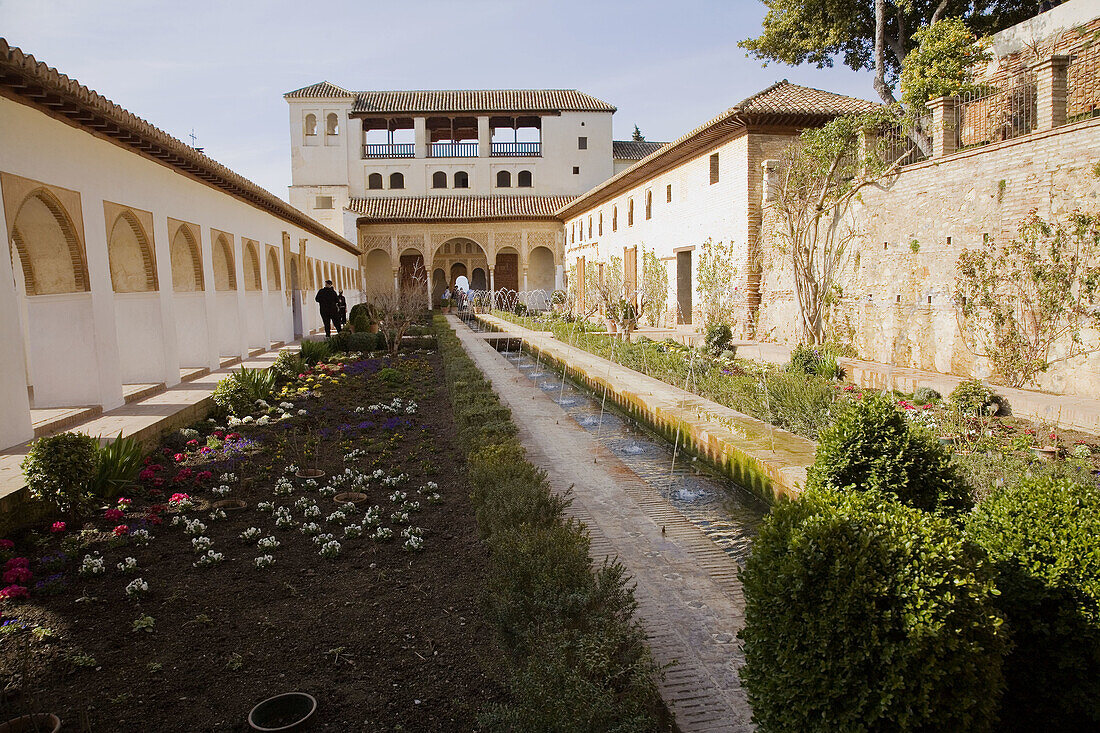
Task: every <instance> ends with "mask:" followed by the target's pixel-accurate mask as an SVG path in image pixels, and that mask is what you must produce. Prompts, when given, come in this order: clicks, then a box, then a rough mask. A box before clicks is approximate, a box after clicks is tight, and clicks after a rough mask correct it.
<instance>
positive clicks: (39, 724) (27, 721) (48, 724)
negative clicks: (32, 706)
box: [0, 713, 61, 733]
mask: <svg viewBox="0 0 1100 733" xmlns="http://www.w3.org/2000/svg"><path fill="white" fill-rule="evenodd" d="M59 730H61V719H60V718H58V717H57V716H56V715H54V714H53V713H30V714H28V715H20V716H19V717H18V718H12V719H11V720H8V721H5V722H3V723H0V733H57V732H58V731H59Z"/></svg>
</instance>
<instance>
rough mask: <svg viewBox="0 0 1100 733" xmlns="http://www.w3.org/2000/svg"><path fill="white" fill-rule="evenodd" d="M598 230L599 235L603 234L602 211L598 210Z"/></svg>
mask: <svg viewBox="0 0 1100 733" xmlns="http://www.w3.org/2000/svg"><path fill="white" fill-rule="evenodd" d="M599 232H600V233H599V236H601V237H602V236H603V212H602V211H601V212H600V229H599Z"/></svg>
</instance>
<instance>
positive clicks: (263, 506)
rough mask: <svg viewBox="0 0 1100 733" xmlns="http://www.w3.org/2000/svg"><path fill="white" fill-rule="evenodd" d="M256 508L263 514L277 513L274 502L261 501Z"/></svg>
mask: <svg viewBox="0 0 1100 733" xmlns="http://www.w3.org/2000/svg"><path fill="white" fill-rule="evenodd" d="M256 508H257V509H259V510H260V511H261V512H273V511H275V502H273V501H261V502H260V503H259V504H257V505H256Z"/></svg>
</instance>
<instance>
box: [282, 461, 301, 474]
mask: <svg viewBox="0 0 1100 733" xmlns="http://www.w3.org/2000/svg"><path fill="white" fill-rule="evenodd" d="M283 473H288V474H289V473H298V466H296V465H295V464H293V463H291V464H290V465H289V466H287V467H286V468H284V469H283Z"/></svg>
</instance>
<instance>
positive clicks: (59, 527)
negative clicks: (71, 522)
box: [50, 522, 65, 534]
mask: <svg viewBox="0 0 1100 733" xmlns="http://www.w3.org/2000/svg"><path fill="white" fill-rule="evenodd" d="M50 531H51V532H53V533H54V534H60V533H61V532H64V531H65V523H64V522H54V523H53V524H52V525H50Z"/></svg>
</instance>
